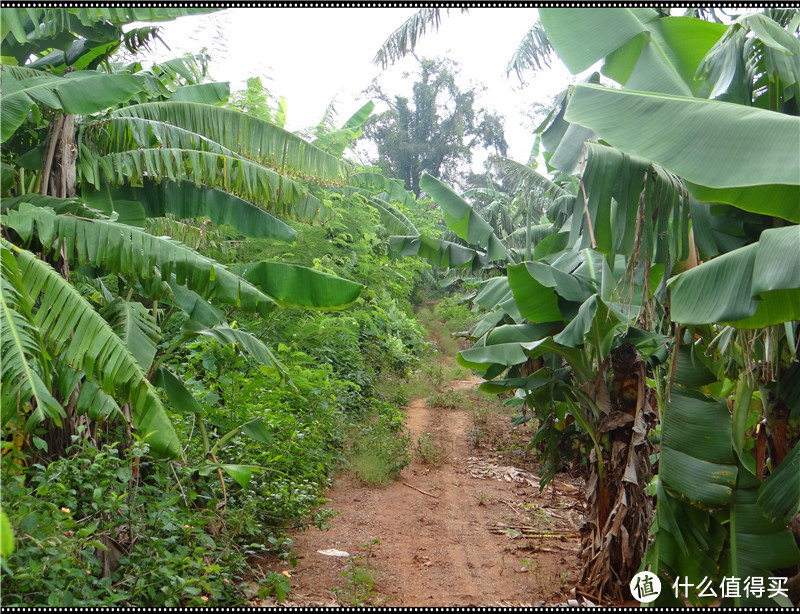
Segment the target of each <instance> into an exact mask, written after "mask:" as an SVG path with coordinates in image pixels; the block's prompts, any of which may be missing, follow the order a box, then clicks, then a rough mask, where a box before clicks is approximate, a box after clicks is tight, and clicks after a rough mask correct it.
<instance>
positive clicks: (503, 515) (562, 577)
mask: <svg viewBox="0 0 800 614" xmlns="http://www.w3.org/2000/svg"><path fill="white" fill-rule="evenodd" d="M478 381H479V380H477V379H472V380H466V381H461V382H455V383H454V385H453V386H452V388H456V389H461V390H464V391H471V390H474V388H475V386H476V385H477V383H478ZM406 412H407V426H408V427H409V429H410V430H411V432H412V436H413V439H412V441H416V440H417V438H418V437H420V436H421V435H423V434H424V433H428V434H429V435H428V437H429V438H430V439H432V440H433V441H435V442H436V443H438V445H439V446H441V447H443V448H445V450H446V451H447V453H448V459H447V461H446V462H444V463H443V464H441V465H440V466H438V467H431V466H426V465H424V464H422V463H421V462H420V461H419V460H418V459H415V460H414V461H413V462H412V464H411V465H410V467H408V468H407V469H405V470H403V472H402V473H401V475H400V477H399V478H398V479H397V480H396V481H395V482H393V483H392V484H389V485H388V486H385V487H365V486H362V485H360V484H359V483H357V481H356V480H355V479H354V478H352V477H349V476H346V477H343V478H341V479H340V480H338V481H337V483H336V484H335V485H334V487H333V488H332V489H331V490H330V491H329V492H328V495H327V496H328V498H329V499H330V504H329V505H330V507H332V508H333V509H335V510H337V511H338V512H339V514H338V515H337V516H335V517H334V518H332V519H331V521H330V522H329V525H330V528H329V529H328V530H325V531H320V530H318V529H309V530H308V531H306V532H302V533H296V534H294V535H293V536H292V537H293V539H294V552H295V555H296V556H297V567H296V568H295V569H294V570H291V569H289V568H288V566H287V565H286V563H284V562H280V561H272V562H270V563H267V564H266V565H265V566H266V567H268V568H269V569H270V570H272V571H277V572H281V571H289V573H291V575H292V579H291V584H292V589H291V594H290V595H289V597H288V599H287V600H286V601H285V602H284V603H283V605H285V606H304V605H305V606H313V605H317V606H320V605H389V606H456V605H472V606H480V605H533V604H536V603H540V602H544V603H546V604H554V603H558V602H563V601H566V598H567V597H568V596H569V591H570V589H571V588H572V587H574V585H575V582H576V580H577V577H578V561H577V553H578V550H579V541H578V537H577V527H578V526H579V525H580V513H581V503H580V501H581V499H580V498H578V497H579V492H578V491H579V488H578V485H577V484H574V485H573V484H567V483H564V482H559V485H560V486H559V488H557V489H556V492H555V495H554V493H553V491H552V489H551V488H549V487H548V488H547V489H546V490H545V491H544V492H543V493H540V492H539V488H538V478H536V476H535V475H534V474H535V471H534V472H530V471H523V470H516V469H514V468H512V467H510V465H512V464H513V461H512V460H511V459H505V458H503V457H502V455H498V454H496V453H495V454H493V453H492V452H490V451H488V450H486V449H482V448H476V447H475V445H474V444H475V441H474V436H473V438H471V437H470V432H471V431H473V432H474V418H473V414H471V413H470V412H469V411H468V410H466V409H441V408H432V407H430V406H429V405H428V403H427V402H426V401H425V399H414V400H412V401H411V403H410V404H409V406H408V408H407V410H406ZM494 418H497V420H498V421H499V422H498V424H502V425H503V426H505V427H506V428H508V429H510V425H508V418H507V417H502V416H494ZM330 549H335V550H339V551H344V552H347V553H348V554H349V555H350V556H349V557H335V556H327V555H324V554H321V553H320V552H319V551H320V550H322V551H325V550H330ZM540 604H541V603H540ZM257 605H274V602H273V601H271V600H266V601H261V602H258V603H257Z"/></svg>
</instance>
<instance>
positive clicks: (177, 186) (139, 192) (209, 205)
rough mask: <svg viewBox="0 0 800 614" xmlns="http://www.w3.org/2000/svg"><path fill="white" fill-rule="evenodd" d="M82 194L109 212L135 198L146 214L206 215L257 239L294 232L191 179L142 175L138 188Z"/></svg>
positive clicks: (285, 238) (286, 238) (282, 238)
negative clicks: (120, 203) (174, 180)
mask: <svg viewBox="0 0 800 614" xmlns="http://www.w3.org/2000/svg"><path fill="white" fill-rule="evenodd" d="M83 197H84V199H86V201H87V202H88V203H90V204H92V205H93V206H94V207H95V208H98V209H101V210H106V212H107V213H109V214H110V213H111V210H116V211H119V207H114V203H115V202H117V201H137V202H139V203H141V204H142V206H143V207H144V212H145V215H146V216H147V217H164V215H165V214H167V213H169V214H170V215H173V216H174V217H176V218H178V219H180V220H183V219H191V218H197V217H208V218H210V219H211V221H212V222H214V223H215V224H228V225H229V226H233V227H234V228H235V229H236V230H238V231H239V232H240V233H242V234H243V235H244V236H246V237H252V238H258V239H277V240H280V241H286V242H291V241H293V240H294V237H295V235H296V234H297V231H296V230H294V229H293V228H292V227H291V226H289V225H288V224H286V222H283V221H282V220H280V219H278V218H276V217H275V216H273V215H270V214H269V213H267V212H266V211H264V210H263V209H261V208H260V207H256V206H255V205H253V204H251V203H249V202H247V201H246V200H242V199H241V198H238V197H236V196H234V195H232V194H228V193H227V192H224V191H222V190H220V189H213V190H212V189H208V188H203V187H201V188H198V187H196V186H195V185H194V183H192V182H190V181H180V182H172V181H162V182H160V183H158V182H155V181H153V180H152V179H148V178H145V179H144V181H143V183H142V186H141V187H134V186H132V185H130V184H123V185H120V186H117V187H111V186H109V187H107V189H105V190H99V191H94V190H92V191H88V190H87V191H84V193H83ZM101 201H102V202H101ZM108 206H111V207H112V209H107V207H108Z"/></svg>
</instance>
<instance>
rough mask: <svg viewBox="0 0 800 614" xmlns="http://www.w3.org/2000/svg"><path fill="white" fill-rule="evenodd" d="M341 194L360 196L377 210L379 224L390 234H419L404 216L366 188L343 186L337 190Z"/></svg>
mask: <svg viewBox="0 0 800 614" xmlns="http://www.w3.org/2000/svg"><path fill="white" fill-rule="evenodd" d="M339 191H340V192H341V193H342V194H360V195H361V196H363V197H364V198H365V199H366V200H367V202H368V203H369V204H370V205H372V206H373V207H375V208H376V209H377V210H378V215H380V218H381V223H382V224H383V225H384V226H385V227H386V230H388V231H389V232H390V233H392V234H409V235H414V234H419V231H418V230H417V229H416V227H415V226H414V224H412V223H411V220H409V219H408V218H407V217H406V216H405V214H404V213H403V212H402V211H400V210H399V209H397V208H396V207H394V206H393V205H392V204H391V203H389V202H387V201H386V200H384V199H383V198H380V197H379V196H377V195H375V194H373V193H372V191H370V190H368V189H366V188H357V187H353V186H343V187H341V188H339Z"/></svg>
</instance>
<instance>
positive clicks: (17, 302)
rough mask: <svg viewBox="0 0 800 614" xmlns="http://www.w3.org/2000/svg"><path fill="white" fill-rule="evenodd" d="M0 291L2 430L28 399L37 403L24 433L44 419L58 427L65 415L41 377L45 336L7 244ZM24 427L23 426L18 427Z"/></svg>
mask: <svg viewBox="0 0 800 614" xmlns="http://www.w3.org/2000/svg"><path fill="white" fill-rule="evenodd" d="M0 266H2V282H3V283H2V288H0V290H2V292H1V293H0V308H2V316H3V317H2V319H0V357H2V363H0V364H2V369H0V381H2V393H0V394H2V401H3V403H2V415H1V416H0V424H2V426H3V427H4V428H5V427H6V425H7V424H8V423H9V421H11V420H12V419H14V418H17V417H20V418H24V416H20V415H19V411H20V408H21V407H24V406H25V405H26V404H28V403H29V402H30V401H31V400H34V401H35V402H36V408H37V409H36V413H35V414H33V415H31V416H30V417H29V418H28V420H26V421H25V422H26V424H25V425H24V426H25V430H26V431H30V430H31V429H32V428H33V427H35V426H36V424H38V422H40V421H41V420H43V419H45V418H51V419H52V420H53V422H54V423H55V424H57V425H60V424H61V418H62V417H64V416H65V415H66V413H65V411H64V408H63V407H62V406H61V404H60V403H59V402H58V400H57V399H56V398H55V397H54V396H53V395H52V394H51V393H50V389H49V388H48V386H47V384H45V383H44V379H43V377H44V378H48V377H49V373H48V372H47V371H48V370H49V366H48V363H47V362H46V363H45V364H42V362H43V361H42V360H41V357H43V356H44V357H46V356H48V352H47V349H46V345H45V340H44V336H43V335H42V333H41V332H40V330H39V328H38V326H37V325H36V322H35V318H34V313H33V308H34V300H35V297H31V296H30V295H29V293H28V292H27V289H26V288H25V285H24V283H23V280H22V275H21V273H20V270H19V266H18V265H17V261H16V259H15V258H14V256H13V255H12V253H11V251H10V250H9V249H7V247H6V243H5V242H4V243H3V248H2V262H0ZM20 426H23V425H20Z"/></svg>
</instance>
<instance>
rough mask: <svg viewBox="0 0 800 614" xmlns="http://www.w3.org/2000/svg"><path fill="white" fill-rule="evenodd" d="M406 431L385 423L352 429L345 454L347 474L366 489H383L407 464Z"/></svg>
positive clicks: (373, 422)
mask: <svg viewBox="0 0 800 614" xmlns="http://www.w3.org/2000/svg"><path fill="white" fill-rule="evenodd" d="M410 443H411V436H410V435H409V432H408V430H407V429H406V430H402V429H401V430H398V429H397V428H396V426H395V425H392V424H387V422H386V420H381V419H375V420H373V421H371V422H369V421H367V422H365V423H363V424H361V425H359V427H358V428H356V429H354V434H353V440H352V444H351V446H350V451H349V454H348V465H349V470H350V471H351V472H352V473H353V475H355V476H356V477H357V478H358V479H359V480H360V481H361V482H363V483H364V484H366V485H368V486H383V485H385V484H389V483H391V482H393V481H394V480H395V478H397V476H398V475H399V474H400V472H401V471H402V470H403V469H404V468H405V467H408V464H409V463H410V462H411V455H410V453H409V446H410Z"/></svg>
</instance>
